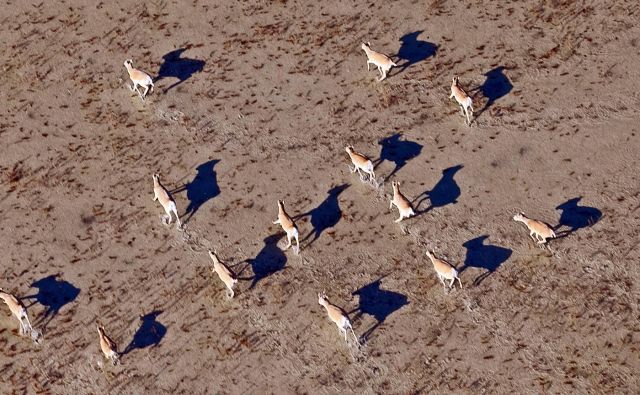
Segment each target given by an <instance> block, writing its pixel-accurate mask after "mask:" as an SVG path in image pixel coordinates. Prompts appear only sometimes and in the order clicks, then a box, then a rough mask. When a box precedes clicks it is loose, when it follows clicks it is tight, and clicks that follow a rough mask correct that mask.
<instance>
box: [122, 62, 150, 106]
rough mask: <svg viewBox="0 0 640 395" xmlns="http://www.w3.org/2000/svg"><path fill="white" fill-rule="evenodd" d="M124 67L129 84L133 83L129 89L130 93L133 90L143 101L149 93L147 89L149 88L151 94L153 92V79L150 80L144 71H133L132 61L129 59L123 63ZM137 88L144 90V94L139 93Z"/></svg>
mask: <svg viewBox="0 0 640 395" xmlns="http://www.w3.org/2000/svg"><path fill="white" fill-rule="evenodd" d="M124 67H126V68H127V72H128V73H129V78H131V82H133V87H131V88H129V89H131V92H133V91H134V90H135V91H136V92H138V95H139V96H140V98H141V99H142V100H144V98H145V97H147V92H149V88H151V92H153V79H151V77H150V76H149V74H147V73H145V72H144V71H140V70H138V69H134V68H133V60H131V59H127V60H125V61H124ZM138 86H141V87H143V88H144V93H140V91H139V90H138Z"/></svg>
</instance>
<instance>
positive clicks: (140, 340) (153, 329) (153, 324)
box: [122, 310, 167, 355]
mask: <svg viewBox="0 0 640 395" xmlns="http://www.w3.org/2000/svg"><path fill="white" fill-rule="evenodd" d="M160 314H162V311H158V310H156V311H153V312H151V313H149V314H147V315H144V316H142V317H140V320H141V321H142V324H141V325H140V327H139V328H138V330H137V331H136V333H135V335H133V339H132V340H131V342H130V343H129V344H128V345H127V347H126V348H125V349H124V351H123V352H122V354H123V355H126V354H128V353H130V352H131V351H133V350H135V349H143V348H147V347H155V346H157V345H158V344H160V342H161V341H162V338H163V337H164V335H165V334H166V333H167V327H165V326H164V325H162V324H161V323H159V322H158V321H157V320H156V318H157V317H158V316H159V315H160Z"/></svg>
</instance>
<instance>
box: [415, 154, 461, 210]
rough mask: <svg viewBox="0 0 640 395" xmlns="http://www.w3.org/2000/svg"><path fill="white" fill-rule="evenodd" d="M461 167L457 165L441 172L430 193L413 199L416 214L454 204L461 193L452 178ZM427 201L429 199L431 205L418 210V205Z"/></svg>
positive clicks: (427, 192) (426, 192)
mask: <svg viewBox="0 0 640 395" xmlns="http://www.w3.org/2000/svg"><path fill="white" fill-rule="evenodd" d="M463 167H464V166H462V165H457V166H452V167H449V168H447V169H444V170H442V178H440V180H438V182H437V183H436V185H434V187H433V188H432V189H431V190H430V191H425V192H423V193H421V194H420V195H419V196H418V197H416V198H415V199H414V202H416V203H415V209H416V212H418V213H426V212H428V211H430V210H433V209H435V208H438V207H444V206H446V205H448V204H456V203H457V202H458V198H459V197H460V194H461V192H460V187H459V186H458V183H456V180H454V178H453V177H454V176H455V175H456V173H457V172H458V171H459V170H460V169H462V168H463ZM427 199H429V201H430V202H431V205H429V207H427V208H426V209H425V210H420V205H422V202H424V201H425V200H427Z"/></svg>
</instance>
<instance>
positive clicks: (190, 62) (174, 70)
mask: <svg viewBox="0 0 640 395" xmlns="http://www.w3.org/2000/svg"><path fill="white" fill-rule="evenodd" d="M186 50H187V48H180V49H176V50H175V51H171V52H169V53H167V54H166V55H164V56H163V57H162V59H164V62H162V64H161V65H160V70H159V71H158V76H157V77H156V80H155V81H156V82H157V81H160V80H161V79H163V78H170V77H173V78H177V79H178V81H176V82H175V83H174V84H172V85H170V86H169V87H168V88H166V89H164V93H167V92H168V91H169V90H170V89H173V88H175V87H176V86H178V85H180V84H181V83H183V82H184V81H186V80H188V79H189V78H191V76H192V75H193V74H195V73H198V72H200V71H202V69H203V68H204V64H205V62H204V61H203V60H198V59H189V58H181V56H182V53H183V52H184V51H186Z"/></svg>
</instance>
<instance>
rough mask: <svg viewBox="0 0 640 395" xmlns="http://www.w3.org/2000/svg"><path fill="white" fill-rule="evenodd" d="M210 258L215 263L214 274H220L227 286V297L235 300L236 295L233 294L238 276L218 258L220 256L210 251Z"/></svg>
mask: <svg viewBox="0 0 640 395" xmlns="http://www.w3.org/2000/svg"><path fill="white" fill-rule="evenodd" d="M209 257H210V258H211V260H212V261H213V269H212V270H213V272H214V273H217V274H218V277H220V280H222V282H223V283H224V285H226V286H227V291H228V292H227V297H228V298H229V299H233V296H234V295H235V293H234V292H233V287H234V285H236V283H237V282H238V279H237V278H236V275H235V274H234V273H233V272H232V271H231V270H230V269H229V268H228V267H227V266H226V265H225V264H224V263H222V261H220V259H219V258H218V255H217V254H216V253H215V252H214V251H211V250H209Z"/></svg>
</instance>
